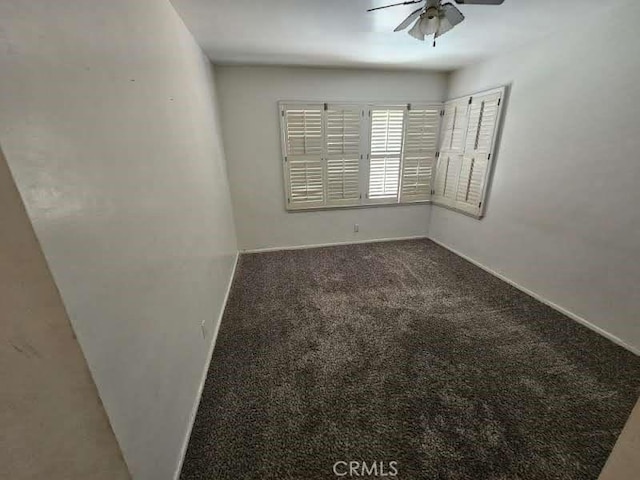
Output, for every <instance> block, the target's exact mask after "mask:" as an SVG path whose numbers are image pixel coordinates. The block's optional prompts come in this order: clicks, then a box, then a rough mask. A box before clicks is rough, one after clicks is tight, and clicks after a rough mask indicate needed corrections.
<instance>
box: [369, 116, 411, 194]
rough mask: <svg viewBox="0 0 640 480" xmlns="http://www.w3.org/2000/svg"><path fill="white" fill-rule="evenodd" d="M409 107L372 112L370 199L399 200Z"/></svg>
mask: <svg viewBox="0 0 640 480" xmlns="http://www.w3.org/2000/svg"><path fill="white" fill-rule="evenodd" d="M405 111H406V107H374V108H372V109H371V134H370V154H369V189H368V198H369V200H373V201H374V202H375V201H376V200H390V199H397V198H398V187H399V185H400V159H401V155H402V139H403V128H404V114H405Z"/></svg>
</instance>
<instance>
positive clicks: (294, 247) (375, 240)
mask: <svg viewBox="0 0 640 480" xmlns="http://www.w3.org/2000/svg"><path fill="white" fill-rule="evenodd" d="M425 238H429V237H427V236H426V235H415V236H412V237H394V238H373V239H371V240H353V241H347V242H333V243H316V244H313V245H292V246H288V247H268V248H252V249H247V250H242V253H264V252H279V251H282V250H306V249H309V248H321V247H335V246H338V245H357V244H360V243H378V242H396V241H398V242H399V241H401V240H421V239H425Z"/></svg>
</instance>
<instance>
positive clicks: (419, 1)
mask: <svg viewBox="0 0 640 480" xmlns="http://www.w3.org/2000/svg"><path fill="white" fill-rule="evenodd" d="M423 1H424V0H410V1H407V2H400V3H392V4H391V5H385V6H384V7H375V8H370V9H369V10H367V12H373V11H374V10H382V9H383V8H389V7H397V6H398V5H411V4H412V3H422V2H423Z"/></svg>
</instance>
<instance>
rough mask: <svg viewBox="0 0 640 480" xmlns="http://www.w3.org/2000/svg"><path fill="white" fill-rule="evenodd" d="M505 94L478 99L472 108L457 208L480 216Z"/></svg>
mask: <svg viewBox="0 0 640 480" xmlns="http://www.w3.org/2000/svg"><path fill="white" fill-rule="evenodd" d="M503 93H504V91H503V89H498V90H494V91H491V92H486V93H482V94H478V95H474V96H473V97H472V99H471V104H470V105H469V121H468V126H467V133H466V140H465V149H464V159H463V162H462V168H461V170H460V178H459V181H458V183H459V189H458V194H457V198H456V208H458V209H460V210H463V211H465V212H468V213H471V214H473V215H476V216H481V215H482V213H483V210H482V204H483V198H484V192H485V188H486V184H487V178H488V175H489V168H490V160H491V154H492V149H493V145H494V139H495V134H496V131H497V127H498V120H499V118H500V117H499V113H500V104H501V102H502V95H503Z"/></svg>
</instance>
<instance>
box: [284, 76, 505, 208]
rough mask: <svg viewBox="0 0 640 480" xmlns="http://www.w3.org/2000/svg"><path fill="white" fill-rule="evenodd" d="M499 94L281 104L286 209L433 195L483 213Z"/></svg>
mask: <svg viewBox="0 0 640 480" xmlns="http://www.w3.org/2000/svg"><path fill="white" fill-rule="evenodd" d="M503 93H504V89H503V88H500V89H496V90H492V91H489V92H484V93H482V94H478V95H473V96H470V97H464V98H459V99H455V100H451V101H448V102H446V103H445V104H444V105H443V104H401V105H370V104H338V103H280V105H279V107H280V115H281V127H282V151H283V159H284V184H285V195H286V208H287V210H310V209H318V208H338V207H359V206H370V205H379V204H381V205H392V204H408V203H415V202H430V201H433V202H434V203H436V204H438V205H442V206H445V207H448V208H453V209H455V210H458V211H462V212H465V213H469V214H471V215H474V216H477V217H480V216H482V213H483V202H484V196H485V191H486V184H487V176H488V172H489V171H490V163H491V156H492V152H493V148H494V143H495V133H496V131H497V128H498V123H499V122H498V120H499V118H500V103H501V99H502V95H503Z"/></svg>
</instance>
